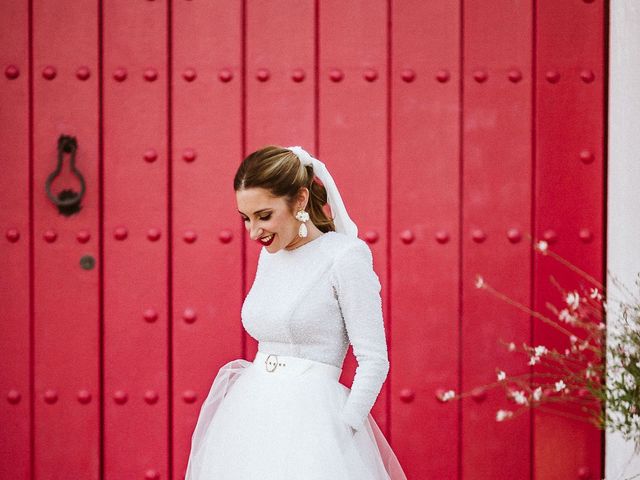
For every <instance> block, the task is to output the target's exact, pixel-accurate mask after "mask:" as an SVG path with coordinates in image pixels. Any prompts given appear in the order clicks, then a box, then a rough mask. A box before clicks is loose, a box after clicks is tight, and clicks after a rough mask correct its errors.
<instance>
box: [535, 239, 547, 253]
mask: <svg viewBox="0 0 640 480" xmlns="http://www.w3.org/2000/svg"><path fill="white" fill-rule="evenodd" d="M548 247H549V244H548V243H547V242H545V241H544V240H540V241H539V242H538V243H536V248H537V249H538V250H539V251H540V252H542V253H546V252H547V248H548Z"/></svg>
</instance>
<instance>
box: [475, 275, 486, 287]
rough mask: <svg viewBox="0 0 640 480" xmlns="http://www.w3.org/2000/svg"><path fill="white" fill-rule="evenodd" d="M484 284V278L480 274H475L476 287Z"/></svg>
mask: <svg viewBox="0 0 640 480" xmlns="http://www.w3.org/2000/svg"><path fill="white" fill-rule="evenodd" d="M483 285H484V279H483V278H482V277H481V276H480V275H477V276H476V288H482V287H483Z"/></svg>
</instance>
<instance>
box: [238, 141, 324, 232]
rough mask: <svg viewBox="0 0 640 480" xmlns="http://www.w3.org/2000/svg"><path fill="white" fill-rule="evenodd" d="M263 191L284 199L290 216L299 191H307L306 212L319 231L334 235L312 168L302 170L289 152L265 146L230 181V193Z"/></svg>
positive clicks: (293, 213) (247, 159)
mask: <svg viewBox="0 0 640 480" xmlns="http://www.w3.org/2000/svg"><path fill="white" fill-rule="evenodd" d="M255 187H259V188H264V189H265V190H267V191H269V192H270V193H271V195H273V196H275V197H282V198H284V200H285V202H286V203H287V205H288V207H289V211H290V212H291V214H292V215H295V212H294V211H293V210H294V208H295V202H296V198H297V196H298V194H299V192H300V189H301V188H302V187H306V188H308V189H309V201H308V202H307V206H306V207H305V210H306V211H307V212H308V213H309V218H310V220H311V221H312V222H313V224H314V225H315V226H316V227H318V229H319V230H320V231H321V232H323V233H326V232H328V231H335V229H336V228H335V225H334V224H333V220H332V219H331V218H330V217H329V216H328V215H327V214H326V213H325V211H324V210H323V207H324V205H326V204H327V190H326V189H325V188H324V185H322V184H321V183H320V181H319V180H318V179H317V178H315V176H314V173H313V166H312V165H305V166H303V165H302V163H301V162H300V159H299V158H298V157H297V156H296V154H295V153H293V152H292V151H291V150H289V149H287V148H283V147H279V146H277V145H268V146H266V147H264V148H261V149H260V150H256V151H255V152H253V153H251V154H249V155H248V156H247V157H246V158H245V159H244V160H243V161H242V163H241V164H240V166H239V167H238V170H237V172H236V175H235V177H234V179H233V189H234V190H235V191H236V192H237V191H239V190H248V189H249V188H255Z"/></svg>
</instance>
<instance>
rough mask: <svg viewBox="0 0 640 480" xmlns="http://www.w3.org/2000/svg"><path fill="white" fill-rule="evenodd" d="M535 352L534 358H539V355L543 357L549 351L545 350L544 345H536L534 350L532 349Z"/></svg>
mask: <svg viewBox="0 0 640 480" xmlns="http://www.w3.org/2000/svg"><path fill="white" fill-rule="evenodd" d="M534 350H535V352H536V356H538V357H539V356H540V355H544V354H545V353H547V352H548V351H549V350H547V347H545V346H544V345H538V346H537V347H536V348H534Z"/></svg>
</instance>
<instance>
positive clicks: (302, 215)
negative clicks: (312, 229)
mask: <svg viewBox="0 0 640 480" xmlns="http://www.w3.org/2000/svg"><path fill="white" fill-rule="evenodd" d="M296 218H297V219H298V220H300V222H301V223H300V228H299V229H298V236H299V237H302V238H305V237H306V236H307V234H308V230H307V226H306V225H305V223H304V222H306V221H307V220H309V214H308V213H307V212H306V211H305V210H298V213H296Z"/></svg>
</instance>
